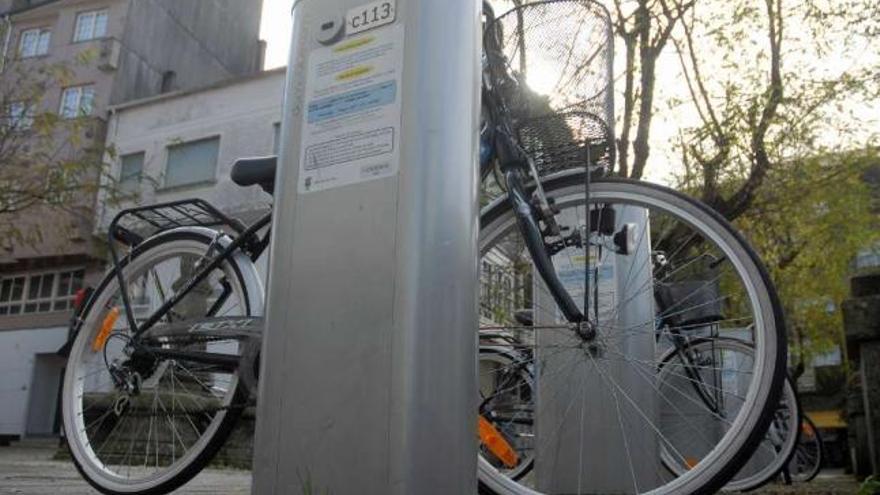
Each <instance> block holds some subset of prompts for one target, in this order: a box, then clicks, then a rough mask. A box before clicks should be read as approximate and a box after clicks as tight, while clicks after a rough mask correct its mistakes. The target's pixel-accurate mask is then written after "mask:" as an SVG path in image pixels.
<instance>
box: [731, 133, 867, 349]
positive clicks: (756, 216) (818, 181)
mask: <svg viewBox="0 0 880 495" xmlns="http://www.w3.org/2000/svg"><path fill="white" fill-rule="evenodd" d="M878 164H880V153H878V150H867V151H861V152H850V153H839V154H833V155H824V156H816V157H812V158H806V159H802V160H796V161H791V162H784V163H781V164H779V165H777V166H775V167H774V168H772V169H771V170H770V171H769V172H768V175H767V178H766V179H765V183H764V184H763V186H762V187H761V188H760V189H759V191H758V192H757V194H756V196H755V199H754V200H753V202H752V205H751V207H750V208H748V209H747V210H746V211H745V212H744V213H743V214H742V215H741V216H740V217H739V218H738V219H737V226H738V227H739V228H740V229H742V230H743V231H744V232H746V233H747V235H748V236H749V241H750V242H751V244H752V245H753V246H754V247H755V249H756V250H757V251H758V253H759V254H760V256H761V258H762V260H763V261H764V263H765V264H766V265H767V267H768V269H769V270H770V272H771V277H772V278H773V280H774V282H775V283H776V286H777V289H778V291H779V293H780V298H781V299H782V301H783V306H784V308H785V312H786V318H787V323H788V332H789V343H790V349H791V352H792V356H793V362H792V363H790V364H792V365H795V366H800V365H802V364H805V363H808V362H809V361H810V360H811V359H812V357H813V356H815V355H817V354H820V353H823V352H827V351H829V350H831V349H832V348H833V346H834V345H838V344H840V343H841V341H842V317H841V313H840V310H839V308H840V305H841V303H842V301H843V300H844V299H845V298H846V297H848V294H849V275H850V273H851V263H852V260H853V258H854V257H855V255H856V254H857V253H858V252H859V251H860V250H862V249H864V248H865V247H867V246H871V245H874V244H875V243H877V242H878V241H880V228H878V227H880V217H878V214H877V209H876V204H875V200H876V197H877V192H878V191H876V190H874V189H875V188H876V185H873V186H872V185H871V184H869V183H868V182H866V181H865V175H866V173H867V172H868V170H869V169H870V168H871V167H877V166H878ZM734 187H735V186H734ZM721 189H722V190H723V189H724V187H722V188H721Z"/></svg>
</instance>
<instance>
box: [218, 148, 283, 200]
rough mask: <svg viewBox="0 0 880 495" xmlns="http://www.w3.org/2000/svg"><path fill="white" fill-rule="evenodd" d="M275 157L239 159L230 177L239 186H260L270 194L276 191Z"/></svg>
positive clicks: (276, 160) (276, 159)
mask: <svg viewBox="0 0 880 495" xmlns="http://www.w3.org/2000/svg"><path fill="white" fill-rule="evenodd" d="M277 162H278V157H277V156H275V155H270V156H261V157H256V158H239V159H238V160H236V161H235V163H234V164H233V165H232V172H231V173H230V174H229V176H230V177H231V178H232V182H235V183H236V184H238V185H239V186H253V185H255V184H256V185H259V186H260V187H262V188H263V190H264V191H266V192H267V193H269V194H272V191H274V190H275V165H276V163H277Z"/></svg>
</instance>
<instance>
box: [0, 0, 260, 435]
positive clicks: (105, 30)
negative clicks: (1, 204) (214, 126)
mask: <svg viewBox="0 0 880 495" xmlns="http://www.w3.org/2000/svg"><path fill="white" fill-rule="evenodd" d="M260 11H261V1H254V2H241V1H239V0H199V1H180V0H42V1H41V0H0V64H2V65H0V67H2V69H0V88H3V89H8V90H9V91H12V92H14V91H16V90H22V91H23V90H26V89H27V87H26V86H27V85H28V83H27V80H28V79H27V78H26V77H25V78H24V79H23V78H22V76H21V75H22V74H24V75H25V76H26V75H28V74H39V73H40V72H41V71H46V70H50V69H53V68H57V67H61V66H63V67H64V68H65V71H66V72H65V74H64V76H63V77H59V78H57V79H56V81H57V82H58V83H57V84H55V85H52V86H51V87H46V88H43V92H42V94H41V96H40V98H39V101H38V102H37V104H36V105H35V107H36V108H33V109H29V110H22V109H19V108H16V103H15V101H14V96H13V97H12V100H10V99H9V98H7V99H5V100H4V106H7V107H9V108H4V109H3V112H2V114H3V115H4V116H5V117H4V118H5V119H6V120H7V122H4V123H3V124H4V125H8V123H9V122H8V121H9V120H12V119H15V120H16V121H17V122H18V123H21V120H22V119H32V117H31V115H32V114H52V115H55V116H57V117H58V118H59V120H60V121H62V123H64V122H73V121H76V122H77V123H78V124H80V127H78V129H81V132H80V131H78V132H79V134H78V135H77V136H76V138H77V139H75V140H72V141H70V142H69V143H68V142H65V143H63V144H62V143H59V149H60V148H64V152H65V153H71V154H72V155H73V154H77V153H91V155H90V156H96V157H99V158H100V157H103V156H105V155H104V153H103V151H102V150H103V146H104V142H105V139H106V137H107V122H108V119H109V118H110V114H111V112H112V111H111V107H112V106H113V105H117V104H120V103H123V102H126V101H129V100H134V99H142V98H148V97H151V96H155V95H159V94H163V93H174V92H179V91H186V90H189V89H192V88H196V87H202V86H205V85H208V84H212V83H216V82H218V81H223V80H227V79H231V78H238V77H243V76H246V75H248V74H254V73H257V72H258V71H259V70H260V68H261V66H262V54H263V49H262V43H261V42H260V41H259V23H260ZM22 81H24V82H22ZM29 112H30V113H29ZM21 132H23V133H27V132H28V130H27V129H26V128H23V129H22V130H21ZM0 156H2V155H0ZM0 162H2V160H0ZM4 166H5V167H11V166H12V165H10V164H7V163H0V167H4ZM8 170H9V169H7V176H10V174H9V173H8ZM28 172H29V171H28V170H26V169H22V170H15V171H14V172H13V173H12V174H11V176H12V177H21V178H22V180H24V178H25V177H27V175H28ZM30 179H33V177H30ZM64 202H65V204H64V205H63V206H64V207H63V208H57V205H54V206H52V205H47V204H36V205H33V206H30V207H28V208H27V209H26V210H23V211H19V212H16V213H15V214H14V217H11V218H10V217H7V218H0V221H3V222H7V224H10V225H14V226H15V227H16V228H20V229H21V230H23V231H28V232H31V231H32V232H38V235H37V239H38V242H24V241H22V240H20V239H9V238H6V239H4V240H3V242H2V243H0V244H2V245H0V372H2V373H3V377H4V380H3V381H2V383H0V440H3V439H9V438H19V437H22V436H27V435H45V434H52V433H53V432H57V429H58V422H57V407H56V403H57V400H56V397H57V395H58V391H59V387H60V377H61V373H62V369H63V360H61V359H59V358H58V357H57V356H56V355H55V352H56V351H57V349H58V348H59V347H60V345H61V344H63V343H64V342H65V340H66V339H67V323H68V321H69V318H70V314H71V312H70V310H71V307H72V301H73V298H74V294H75V293H76V291H77V290H78V289H79V288H80V287H82V286H84V285H89V284H94V283H95V282H96V281H97V280H99V279H100V277H101V276H102V273H103V271H104V268H105V250H104V248H103V241H102V240H101V239H98V238H95V237H94V235H93V234H94V232H95V225H94V219H95V205H96V204H97V203H96V197H95V193H94V191H78V192H74V193H73V194H71V195H70V197H67V198H64ZM31 241H32V239H31Z"/></svg>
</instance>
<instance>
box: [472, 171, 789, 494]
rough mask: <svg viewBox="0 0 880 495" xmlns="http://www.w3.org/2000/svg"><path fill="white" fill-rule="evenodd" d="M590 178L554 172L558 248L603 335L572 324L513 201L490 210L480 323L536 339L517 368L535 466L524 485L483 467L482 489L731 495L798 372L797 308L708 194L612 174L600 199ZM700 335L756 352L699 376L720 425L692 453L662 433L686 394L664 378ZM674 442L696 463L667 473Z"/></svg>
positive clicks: (553, 243) (550, 184)
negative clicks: (789, 311) (529, 379)
mask: <svg viewBox="0 0 880 495" xmlns="http://www.w3.org/2000/svg"><path fill="white" fill-rule="evenodd" d="M584 182H585V177H584V174H583V173H564V174H559V175H556V176H552V177H546V178H545V179H544V180H543V181H542V185H543V188H544V191H545V193H546V195H547V197H548V199H549V200H550V201H551V203H552V204H553V205H554V208H555V209H558V214H557V215H556V218H557V222H558V223H559V224H560V226H561V227H562V233H561V236H558V237H552V236H550V235H548V236H547V237H545V244H546V245H547V250H548V252H549V253H550V254H552V260H553V264H554V269H555V271H556V273H557V275H558V276H559V278H560V280H561V281H562V283H563V285H564V286H565V288H566V290H567V291H568V293H569V294H570V295H571V296H572V299H573V300H574V301H575V302H576V303H578V304H579V305H580V310H581V311H582V312H584V313H586V314H587V315H588V316H589V321H590V322H591V324H592V325H593V328H592V330H593V332H592V333H591V332H584V331H583V328H582V327H580V326H578V325H572V324H570V322H568V321H565V320H564V319H563V318H562V317H561V311H560V310H559V308H558V307H557V306H556V305H555V303H554V298H553V297H552V296H551V295H550V294H549V293H548V290H547V288H546V287H545V285H544V283H543V282H542V281H541V280H540V278H539V276H538V275H537V274H538V271H537V268H536V267H535V264H534V262H533V260H532V258H531V256H530V255H529V251H528V249H527V247H526V245H525V241H524V240H523V238H522V236H521V235H520V233H519V229H518V227H517V219H516V215H515V213H514V212H513V211H512V209H511V208H510V205H509V203H508V202H507V200H506V199H502V200H499V201H496V202H495V203H493V204H492V205H490V206H489V207H487V209H485V210H484V213H483V215H482V217H481V231H480V256H481V272H482V275H481V288H480V311H481V331H488V330H491V331H496V332H507V333H509V334H510V335H511V336H513V337H514V338H515V339H516V340H517V341H518V342H520V343H522V344H521V345H523V346H525V347H526V348H527V351H528V352H527V353H524V354H523V355H524V356H528V357H525V358H521V362H518V363H513V364H511V366H522V365H524V364H529V365H531V366H533V370H534V389H535V393H534V409H535V414H534V440H533V445H534V456H533V457H534V467H533V468H532V472H531V473H529V475H528V476H525V477H522V478H519V479H513V478H512V477H509V476H506V475H505V472H504V470H503V469H497V468H496V467H493V466H491V465H488V464H487V463H484V462H481V463H480V465H479V470H478V474H479V480H480V489H481V491H482V492H483V493H492V494H501V495H514V494H517V495H519V494H541V493H655V494H658V493H669V494H672V493H675V494H691V493H707V492H711V491H715V490H719V489H721V488H722V487H723V486H724V484H725V483H727V482H728V481H729V480H730V479H731V477H733V476H734V475H735V474H736V473H737V471H738V470H739V469H740V468H741V467H742V466H743V464H744V463H745V462H746V461H747V460H748V458H749V456H750V455H751V454H752V453H753V452H754V450H755V448H756V447H757V446H758V444H759V443H760V442H761V440H762V438H763V437H764V434H765V432H766V431H767V427H768V425H769V423H770V421H771V420H772V418H773V414H774V411H775V405H776V404H777V401H778V399H779V393H780V390H781V386H782V381H783V378H784V374H785V373H784V372H785V348H786V347H785V337H784V332H783V326H782V316H781V311H780V306H779V304H778V301H777V298H776V295H775V292H774V290H773V287H772V285H771V284H770V282H769V279H768V277H767V275H766V271H765V270H764V269H763V267H762V266H761V265H760V262H759V260H758V259H757V257H756V256H755V255H754V253H753V252H752V251H751V249H750V248H749V247H748V245H747V244H746V243H745V242H744V241H743V240H742V238H741V237H740V236H739V235H738V234H737V233H736V232H735V231H734V230H733V229H732V228H731V227H730V225H729V224H728V223H727V222H725V221H724V220H723V219H722V218H721V217H720V216H719V215H717V214H716V213H715V212H713V211H712V210H710V209H708V208H707V207H705V206H703V205H701V204H700V203H698V202H696V201H694V200H691V199H689V198H687V197H685V196H683V195H681V194H679V193H677V192H675V191H672V190H670V189H667V188H663V187H659V186H654V185H650V184H645V183H637V182H632V181H626V180H613V179H604V180H599V181H594V182H593V183H592V184H591V187H590V192H589V195H586V194H585V192H586V191H585V185H584ZM587 197H589V200H588V199H587ZM588 232H589V236H588V235H587V233H588ZM586 246H589V248H587V247H586ZM587 260H589V263H587ZM588 266H589V270H587V267H588ZM524 313H528V317H527V318H524V317H522V315H523V314H524ZM694 338H702V339H708V340H719V339H730V338H737V339H740V340H741V341H744V342H746V343H747V344H748V345H749V346H750V347H751V349H753V352H754V354H753V360H752V361H751V362H750V363H748V365H746V366H743V367H740V368H736V369H732V370H731V371H729V372H728V373H726V374H725V375H724V376H723V377H722V378H723V379H721V380H720V381H719V382H718V383H709V382H706V381H705V380H704V379H702V378H700V377H699V376H690V377H687V378H686V379H687V380H689V381H691V382H693V383H694V385H695V386H698V387H700V388H701V389H702V390H703V391H704V393H705V394H706V396H707V397H710V396H711V397H714V398H715V399H714V401H715V402H713V403H712V404H713V405H712V407H711V409H710V412H709V413H708V414H709V415H710V416H712V417H714V418H715V419H716V421H715V422H714V425H713V427H712V428H713V430H712V431H711V432H710V431H709V430H708V427H705V426H703V425H699V424H691V425H690V427H691V428H692V429H693V431H694V437H697V436H698V435H703V436H705V435H708V434H709V433H711V435H712V436H710V438H712V441H711V442H709V443H708V444H707V447H706V448H705V449H704V450H703V451H702V452H701V456H700V457H699V458H691V459H688V458H687V456H686V455H685V454H684V453H683V452H681V449H682V448H683V447H681V445H677V444H676V442H675V441H674V440H673V439H670V438H667V437H666V436H665V435H664V434H663V430H662V428H661V421H660V413H661V411H670V410H671V411H673V414H676V413H675V409H674V408H673V407H671V406H670V404H672V405H678V404H681V403H682V397H681V396H680V394H678V393H677V392H676V391H674V390H673V391H664V390H663V389H661V387H660V384H659V381H658V372H659V370H660V363H661V361H662V359H663V355H664V353H665V350H666V349H667V347H668V346H669V345H671V343H673V342H675V341H676V340H680V339H694ZM526 361H527V362H526ZM718 425H721V427H720V428H718V427H717V426H718ZM661 447H665V448H666V449H667V450H668V451H669V452H670V453H671V455H673V456H674V457H675V458H676V459H677V460H678V461H679V462H682V463H685V464H686V465H688V469H687V470H686V471H684V472H681V473H671V472H670V471H669V470H667V469H666V468H665V467H663V465H662V462H661V460H660V459H661Z"/></svg>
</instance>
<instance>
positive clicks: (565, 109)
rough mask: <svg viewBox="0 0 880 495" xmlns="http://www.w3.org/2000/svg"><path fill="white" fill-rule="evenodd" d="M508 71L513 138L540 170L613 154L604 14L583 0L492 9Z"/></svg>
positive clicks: (605, 166) (593, 163)
mask: <svg viewBox="0 0 880 495" xmlns="http://www.w3.org/2000/svg"><path fill="white" fill-rule="evenodd" d="M490 27H491V28H494V29H496V30H498V31H500V33H499V34H500V38H501V40H500V45H501V50H502V52H503V54H504V57H505V59H506V63H507V65H508V72H509V73H510V74H511V75H512V76H513V77H514V78H516V79H517V81H518V82H519V90H518V91H516V92H515V93H514V94H512V95H506V97H505V100H506V101H505V102H506V104H507V107H508V108H509V109H510V111H511V113H512V116H513V120H514V125H515V131H516V132H517V134H518V136H517V137H518V138H519V140H520V144H521V145H522V146H523V148H524V149H525V150H526V152H527V153H529V154H530V156H532V158H533V159H534V160H535V163H536V166H537V168H538V173H539V174H541V175H546V174H549V173H554V172H558V171H562V170H567V169H571V168H578V167H580V168H584V167H586V166H587V165H589V166H590V167H591V169H596V168H599V169H602V170H603V171H606V170H609V169H610V168H611V166H612V165H613V161H614V125H613V124H614V90H613V79H612V65H613V53H614V50H613V37H612V36H613V34H612V27H611V18H610V16H609V14H608V11H607V10H606V9H605V7H603V6H602V5H601V4H599V3H596V2H593V1H589V0H548V1H539V2H533V3H527V4H524V5H521V6H517V7H515V8H514V9H512V10H510V11H508V12H506V13H505V14H503V15H501V16H499V17H498V18H497V19H496V20H495V21H494V22H493V25H492V26H490Z"/></svg>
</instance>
